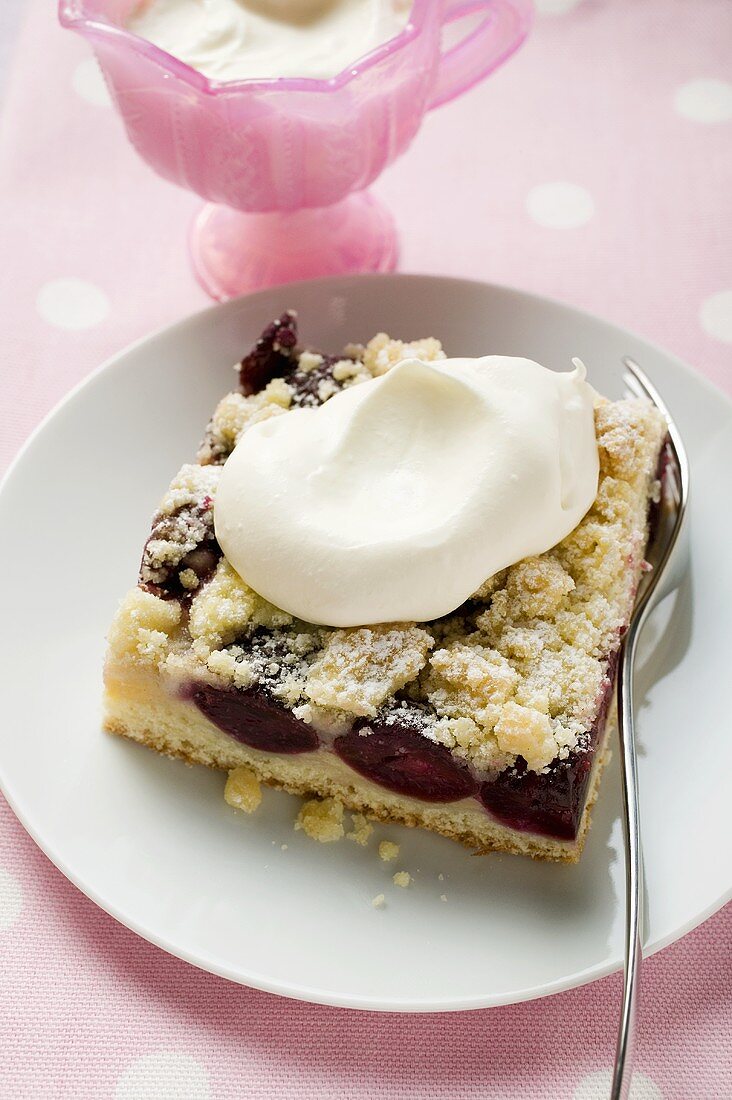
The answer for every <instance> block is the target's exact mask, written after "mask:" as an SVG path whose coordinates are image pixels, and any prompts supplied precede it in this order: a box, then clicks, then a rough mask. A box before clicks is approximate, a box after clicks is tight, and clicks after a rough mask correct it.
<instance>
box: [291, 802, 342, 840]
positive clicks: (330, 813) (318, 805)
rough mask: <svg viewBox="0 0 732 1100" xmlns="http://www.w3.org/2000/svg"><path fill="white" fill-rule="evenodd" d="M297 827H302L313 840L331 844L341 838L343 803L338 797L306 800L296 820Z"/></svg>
mask: <svg viewBox="0 0 732 1100" xmlns="http://www.w3.org/2000/svg"><path fill="white" fill-rule="evenodd" d="M295 828H296V829H302V830H303V832H304V833H306V834H307V835H308V836H309V837H310V838H311V839H312V840H318V841H320V843H321V844H330V843H332V842H333V841H334V840H341V839H342V837H343V835H344V833H345V829H344V828H343V803H342V802H339V801H338V800H337V799H336V798H324V799H322V801H321V800H320V799H317V798H313V799H311V800H310V802H306V803H305V804H304V806H303V807H302V809H301V810H300V813H299V814H298V815H297V821H296V822H295Z"/></svg>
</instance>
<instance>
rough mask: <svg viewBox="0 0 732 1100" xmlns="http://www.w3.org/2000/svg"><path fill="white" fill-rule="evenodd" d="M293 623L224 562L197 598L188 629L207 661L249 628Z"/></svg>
mask: <svg viewBox="0 0 732 1100" xmlns="http://www.w3.org/2000/svg"><path fill="white" fill-rule="evenodd" d="M292 621H293V620H292V615H288V614H287V612H286V611H280V610H279V608H277V607H275V606H274V605H273V604H271V603H268V602H267V600H265V599H263V598H262V597H261V596H259V595H257V593H256V592H255V591H254V590H253V589H252V588H250V587H249V585H247V584H245V583H244V581H243V580H242V579H241V577H240V576H239V574H238V573H235V572H234V570H233V569H232V568H231V566H230V565H229V563H228V561H227V560H226V558H221V559H220V561H219V563H218V565H217V566H216V569H215V571H214V574H213V576H212V577H211V579H210V580H209V581H208V583H207V584H205V585H204V586H203V588H202V589H201V591H200V592H199V593H198V594H197V595H196V596H194V597H193V600H192V602H191V610H190V618H189V623H188V629H189V631H190V634H191V637H192V639H193V643H194V648H195V650H196V652H197V653H198V654H200V655H201V656H202V657H204V658H205V657H206V656H207V655H208V653H210V652H211V651H212V650H216V649H221V648H223V647H225V646H227V645H230V643H231V642H233V641H234V640H235V639H236V638H238V637H240V636H241V635H242V634H244V633H246V632H247V630H248V628H249V627H257V626H263V627H267V628H269V629H270V630H273V629H276V628H277V627H282V626H289V625H290V624H291V623H292Z"/></svg>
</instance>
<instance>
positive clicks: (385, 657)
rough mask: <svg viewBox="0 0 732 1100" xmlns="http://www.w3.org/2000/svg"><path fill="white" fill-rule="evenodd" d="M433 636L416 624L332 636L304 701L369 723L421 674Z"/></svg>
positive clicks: (310, 678) (315, 667)
mask: <svg viewBox="0 0 732 1100" xmlns="http://www.w3.org/2000/svg"><path fill="white" fill-rule="evenodd" d="M431 645H432V635H431V634H430V633H429V632H428V631H426V630H423V629H422V628H421V627H418V626H416V625H415V624H413V623H412V624H409V623H393V624H391V623H389V624H385V625H380V626H364V627H357V628H355V629H353V630H334V631H333V633H332V634H331V635H330V636H329V637H328V639H327V641H326V643H325V646H324V648H323V651H322V653H321V654H320V656H319V657H318V658H317V659H316V660H315V661H314V663H313V664H312V666H311V668H310V673H309V675H308V680H307V684H306V687H305V693H306V695H307V696H308V697H309V698H310V699H312V701H313V702H314V703H317V704H319V705H320V706H323V707H338V708H339V709H340V710H345V711H348V712H349V714H354V715H358V716H362V715H366V716H368V717H370V718H373V717H374V716H375V715H376V713H377V711H378V709H379V707H380V706H381V704H382V703H383V702H384V700H385V699H387V698H388V697H389V696H390V695H393V694H394V693H395V692H396V691H398V690H399V689H400V688H403V687H404V685H405V684H407V683H409V682H410V680H414V679H415V678H416V676H417V675H418V674H419V672H420V669H422V668H424V665H425V662H426V660H427V654H428V652H429V649H430V646H431Z"/></svg>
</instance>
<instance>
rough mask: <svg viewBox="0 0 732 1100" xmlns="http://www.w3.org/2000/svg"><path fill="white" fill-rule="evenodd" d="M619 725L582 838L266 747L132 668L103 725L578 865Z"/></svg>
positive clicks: (603, 757) (383, 812) (379, 810)
mask: <svg viewBox="0 0 732 1100" xmlns="http://www.w3.org/2000/svg"><path fill="white" fill-rule="evenodd" d="M614 726H615V707H614V705H613V707H612V709H611V712H610V714H609V715H608V720H607V723H606V727H605V733H604V736H603V740H602V742H601V744H600V745H599V747H598V750H597V753H596V756H595V762H594V767H593V772H592V777H591V780H590V793H589V797H588V800H587V804H586V806H585V809H584V813H583V815H582V821H581V823H580V828H579V831H578V835H577V838H576V839H575V840H571V841H564V840H558V839H555V838H552V837H545V836H541V835H539V834H535V833H524V832H520V831H518V830H515V829H511V828H509V827H507V826H505V825H502V824H501V823H500V822H498V821H496V820H495V819H494V818H492V817H491V816H490V815H489V813H488V812H487V811H485V810H483V809H482V808H479V807H478V806H477V804H476V803H475V800H474V799H463V800H461V801H460V802H451V803H440V804H435V803H425V802H421V801H419V800H417V799H413V798H408V797H406V796H403V795H399V794H396V793H394V792H392V791H388V790H386V789H385V788H383V787H380V786H378V785H376V784H375V783H372V782H370V781H369V780H368V779H365V778H364V777H363V776H361V775H359V774H358V773H357V772H355V771H353V769H352V768H349V767H348V765H347V764H345V763H344V762H343V761H342V760H340V759H339V758H338V757H337V756H336V755H335V754H334V753H331V752H328V751H327V750H320V751H316V752H312V753H302V754H296V755H291V756H288V755H283V754H279V753H264V752H259V751H258V750H256V749H251V748H249V747H248V746H247V745H243V744H241V743H240V742H238V741H235V740H234V739H233V738H231V737H229V736H228V735H227V734H225V733H222V732H221V731H220V730H219V729H218V728H217V727H216V726H215V725H213V723H212V722H210V721H209V720H208V719H207V718H206V717H205V716H204V715H203V714H201V713H200V712H199V711H198V710H197V708H196V707H194V706H193V705H192V704H191V703H188V702H186V701H184V700H182V699H179V698H176V697H175V696H174V695H172V694H170V693H169V692H168V691H166V690H165V687H164V686H163V684H162V683H161V681H160V680H159V679H158V678H157V677H155V676H153V675H140V674H138V675H137V676H135V677H134V679H130V678H129V673H127V675H126V676H124V677H122V678H119V679H117V678H116V677H115V676H114V674H113V671H112V669H110V668H108V669H107V674H106V695H105V722H104V727H105V729H106V730H107V731H108V732H110V733H114V734H117V735H119V736H122V737H127V738H129V739H130V740H132V741H137V742H138V743H140V744H143V745H147V746H148V747H149V748H151V749H154V750H155V751H157V752H160V753H164V754H165V755H167V756H171V757H175V758H178V759H181V760H184V761H185V762H186V763H187V764H205V765H206V766H207V767H210V768H220V769H222V770H224V771H229V770H230V769H232V768H236V767H239V766H241V765H244V766H246V767H248V768H251V769H252V771H253V772H254V773H255V774H256V776H257V778H258V779H259V780H260V781H261V782H262V783H265V784H266V785H267V786H270V787H277V788H279V789H281V790H284V791H287V792H289V793H290V794H297V795H313V794H314V795H316V796H319V797H332V798H337V799H339V800H340V801H341V802H342V803H343V805H344V806H345V807H346V808H347V809H349V810H352V811H355V812H358V813H363V814H365V815H366V816H367V817H370V818H374V819H376V820H378V821H383V822H393V823H398V824H401V825H407V826H410V827H421V828H424V829H428V830H430V831H431V832H436V833H440V834H441V835H442V836H446V837H449V838H450V839H452V840H457V841H460V843H462V844H464V845H465V846H466V847H468V848H471V849H472V850H473V851H474V852H475V853H476V854H486V853H488V852H509V853H512V854H515V855H528V856H531V857H532V859H540V860H548V861H552V862H559V863H576V862H577V861H578V860H579V858H580V856H581V854H582V849H583V847H584V843H585V838H586V836H587V832H588V830H589V827H590V817H591V811H592V807H593V805H594V803H595V801H596V800H597V795H598V791H599V785H600V778H601V775H602V771H603V768H604V767H605V765H606V764H607V762H608V760H609V758H610V753H609V750H608V748H607V743H608V740H609V734H610V731H611V730H612V729H613V728H614Z"/></svg>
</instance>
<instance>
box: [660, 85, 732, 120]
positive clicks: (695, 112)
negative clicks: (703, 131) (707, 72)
mask: <svg viewBox="0 0 732 1100" xmlns="http://www.w3.org/2000/svg"><path fill="white" fill-rule="evenodd" d="M674 107H675V108H676V110H677V111H678V113H679V114H680V115H682V116H683V117H684V118H688V119H691V121H692V122H705V123H706V122H727V120H728V119H730V118H732V84H729V83H728V82H727V81H726V80H715V79H714V78H713V77H712V78H705V77H702V78H701V79H699V80H690V81H689V82H688V84H682V85H681V87H680V88H679V89H678V90H677V92H676V95H675V96H674Z"/></svg>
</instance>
